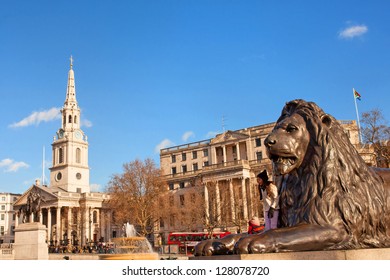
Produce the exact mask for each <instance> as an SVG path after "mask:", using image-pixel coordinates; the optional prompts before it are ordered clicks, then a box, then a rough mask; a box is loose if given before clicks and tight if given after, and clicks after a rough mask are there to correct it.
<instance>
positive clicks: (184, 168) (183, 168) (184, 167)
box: [181, 165, 187, 173]
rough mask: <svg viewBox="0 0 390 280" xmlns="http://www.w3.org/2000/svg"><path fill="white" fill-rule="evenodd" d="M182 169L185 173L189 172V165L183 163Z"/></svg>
mask: <svg viewBox="0 0 390 280" xmlns="http://www.w3.org/2000/svg"><path fill="white" fill-rule="evenodd" d="M181 170H182V172H183V173H186V172H187V165H182V167H181Z"/></svg>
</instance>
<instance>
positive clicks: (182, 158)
mask: <svg viewBox="0 0 390 280" xmlns="http://www.w3.org/2000/svg"><path fill="white" fill-rule="evenodd" d="M181 160H182V161H185V160H187V154H186V153H182V154H181Z"/></svg>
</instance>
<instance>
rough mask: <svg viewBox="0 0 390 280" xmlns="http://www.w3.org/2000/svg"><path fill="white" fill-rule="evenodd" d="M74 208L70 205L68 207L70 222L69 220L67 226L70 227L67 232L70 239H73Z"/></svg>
mask: <svg viewBox="0 0 390 280" xmlns="http://www.w3.org/2000/svg"><path fill="white" fill-rule="evenodd" d="M71 224H72V208H71V207H70V206H69V207H68V222H67V228H68V231H67V232H66V234H67V235H68V239H69V240H71V239H72V238H71V237H72V226H71Z"/></svg>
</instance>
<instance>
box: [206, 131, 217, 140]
mask: <svg viewBox="0 0 390 280" xmlns="http://www.w3.org/2000/svg"><path fill="white" fill-rule="evenodd" d="M220 133H221V132H218V131H209V132H207V134H206V138H214V137H215V136H216V135H217V134H220Z"/></svg>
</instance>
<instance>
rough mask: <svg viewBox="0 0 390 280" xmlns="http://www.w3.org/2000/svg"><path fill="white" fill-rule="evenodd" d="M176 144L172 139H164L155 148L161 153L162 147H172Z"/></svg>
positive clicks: (156, 151) (157, 152)
mask: <svg viewBox="0 0 390 280" xmlns="http://www.w3.org/2000/svg"><path fill="white" fill-rule="evenodd" d="M175 145H176V144H175V143H173V142H172V141H171V140H169V139H164V140H162V141H161V142H160V143H159V144H158V145H157V146H156V147H155V148H154V152H155V153H156V154H159V153H160V150H161V149H164V148H168V147H172V146H175Z"/></svg>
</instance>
